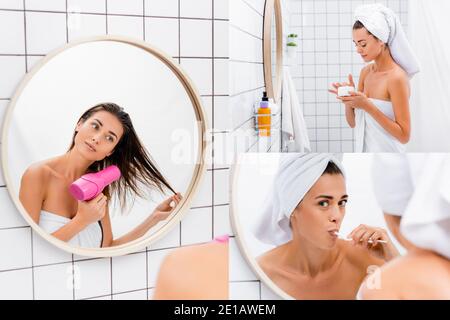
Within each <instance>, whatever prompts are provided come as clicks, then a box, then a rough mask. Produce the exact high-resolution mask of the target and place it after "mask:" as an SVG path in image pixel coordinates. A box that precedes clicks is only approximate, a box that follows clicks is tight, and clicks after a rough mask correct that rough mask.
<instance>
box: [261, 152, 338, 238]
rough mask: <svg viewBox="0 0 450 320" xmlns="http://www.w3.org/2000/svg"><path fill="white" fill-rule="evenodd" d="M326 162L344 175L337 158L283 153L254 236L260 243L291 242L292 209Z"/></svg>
mask: <svg viewBox="0 0 450 320" xmlns="http://www.w3.org/2000/svg"><path fill="white" fill-rule="evenodd" d="M329 162H333V163H335V164H336V165H337V166H338V167H339V169H340V170H341V171H342V173H343V174H344V168H343V167H342V164H341V161H340V159H339V157H338V156H336V155H333V154H327V153H305V154H283V155H282V156H281V161H280V166H279V169H278V172H277V175H276V177H275V179H274V182H273V185H272V188H271V191H270V196H271V199H270V200H269V202H268V203H267V205H266V206H265V208H264V210H263V213H262V217H261V219H260V220H259V221H258V223H257V226H256V230H255V236H256V238H257V239H259V240H260V241H261V242H264V243H267V244H271V245H276V246H279V245H282V244H283V243H286V242H288V241H290V240H291V239H292V231H291V227H290V225H289V221H290V217H291V214H292V212H293V211H294V209H295V208H296V207H297V205H298V204H299V203H300V201H301V200H302V199H303V197H304V196H305V194H306V193H307V192H308V191H309V190H310V189H311V188H312V187H313V185H314V184H315V183H316V182H317V180H318V179H319V178H320V177H321V176H322V174H323V172H324V171H325V169H326V167H327V165H328V163H329Z"/></svg>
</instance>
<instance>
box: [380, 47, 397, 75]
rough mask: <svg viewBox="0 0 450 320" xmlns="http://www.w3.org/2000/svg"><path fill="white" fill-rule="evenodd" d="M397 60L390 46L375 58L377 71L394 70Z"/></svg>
mask: <svg viewBox="0 0 450 320" xmlns="http://www.w3.org/2000/svg"><path fill="white" fill-rule="evenodd" d="M395 65H396V64H395V61H394V59H393V58H392V56H391V51H390V50H389V48H386V50H383V52H382V53H381V54H380V55H379V56H378V57H377V58H376V59H375V70H376V71H377V72H386V71H389V70H392V69H393V68H394V67H395Z"/></svg>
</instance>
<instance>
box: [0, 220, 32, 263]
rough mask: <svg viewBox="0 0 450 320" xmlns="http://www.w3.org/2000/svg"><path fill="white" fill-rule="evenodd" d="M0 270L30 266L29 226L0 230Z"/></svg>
mask: <svg viewBox="0 0 450 320" xmlns="http://www.w3.org/2000/svg"><path fill="white" fill-rule="evenodd" d="M0 243H1V244H6V245H2V246H0V257H2V259H1V260H0V271H2V270H12V269H19V268H29V267H31V230H30V228H19V229H5V230H0Z"/></svg>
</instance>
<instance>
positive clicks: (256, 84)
mask: <svg viewBox="0 0 450 320" xmlns="http://www.w3.org/2000/svg"><path fill="white" fill-rule="evenodd" d="M289 2H290V0H283V1H282V2H281V3H282V12H283V25H284V28H283V30H284V33H285V35H284V37H285V36H286V32H287V31H288V30H289V27H288V26H289V20H290V14H289V6H288V3H289ZM264 6H265V0H233V1H230V108H231V112H232V124H231V125H232V126H231V128H232V132H231V134H233V139H234V141H235V142H236V147H235V150H236V151H237V152H279V151H280V150H281V149H280V147H281V144H280V142H281V141H280V136H279V132H276V130H273V141H272V142H271V143H269V144H263V143H260V142H261V141H258V137H257V135H256V132H255V130H254V118H253V111H254V109H253V108H254V103H255V102H258V101H260V100H261V97H262V93H263V91H265V85H264V70H263V21H264ZM284 43H285V41H284ZM278 128H279V126H278ZM278 131H279V129H278ZM230 281H231V284H230V297H231V299H265V298H266V297H268V294H267V292H268V291H269V292H270V290H266V289H265V287H264V285H263V284H261V283H260V281H259V280H258V279H257V277H256V276H255V275H254V274H253V272H252V271H251V270H250V268H249V267H248V265H247V263H246V262H245V260H244V258H243V256H242V254H241V252H240V251H239V248H238V245H237V242H236V239H235V238H234V237H232V238H231V243H230Z"/></svg>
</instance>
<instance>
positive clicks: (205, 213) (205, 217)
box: [181, 207, 212, 245]
mask: <svg viewBox="0 0 450 320" xmlns="http://www.w3.org/2000/svg"><path fill="white" fill-rule="evenodd" d="M211 222H212V208H211V207H209V208H199V209H191V210H189V212H188V213H187V214H186V215H185V217H184V218H183V220H182V221H181V244H182V245H190V244H195V243H203V242H208V241H211V240H212V225H211Z"/></svg>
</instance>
